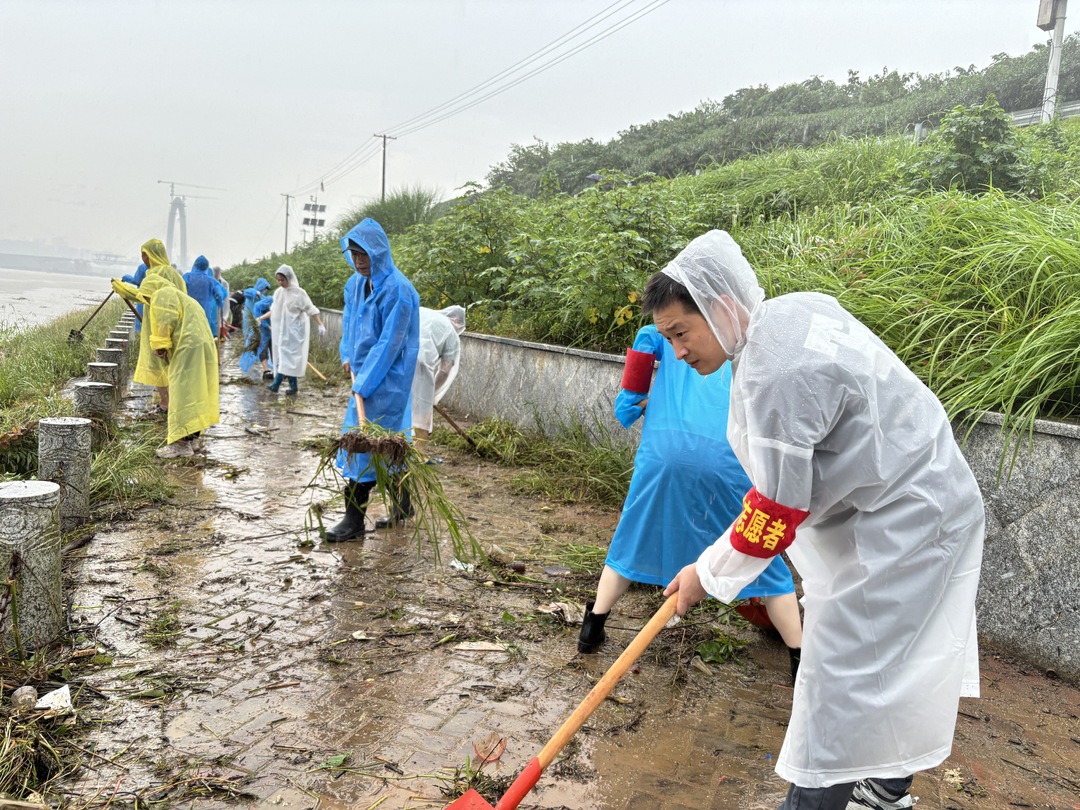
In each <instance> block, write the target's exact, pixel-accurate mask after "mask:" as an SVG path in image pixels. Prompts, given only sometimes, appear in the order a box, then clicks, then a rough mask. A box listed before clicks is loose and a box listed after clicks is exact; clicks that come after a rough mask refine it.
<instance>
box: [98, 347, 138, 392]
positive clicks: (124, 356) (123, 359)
mask: <svg viewBox="0 0 1080 810" xmlns="http://www.w3.org/2000/svg"><path fill="white" fill-rule="evenodd" d="M105 348H106V349H119V350H120V363H119V366H120V379H119V380H118V381H117V384H116V387H117V389H120V388H123V384H124V382H126V381H127V375H128V368H129V365H130V360H131V344H130V343H128V341H127V340H126V339H117V338H106V340H105ZM98 359H99V360H100V359H101V358H98Z"/></svg>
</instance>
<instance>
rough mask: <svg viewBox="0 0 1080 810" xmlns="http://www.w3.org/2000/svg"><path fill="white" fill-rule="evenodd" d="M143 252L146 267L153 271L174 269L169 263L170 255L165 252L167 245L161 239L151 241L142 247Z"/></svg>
mask: <svg viewBox="0 0 1080 810" xmlns="http://www.w3.org/2000/svg"><path fill="white" fill-rule="evenodd" d="M142 252H143V254H144V255H145V256H146V258H147V261H146V267H147V269H148V270H152V269H153V268H155V267H161V266H165V267H172V264H171V263H170V262H169V254H168V253H166V252H165V245H163V244H162V243H161V240H160V239H151V240H149V241H147V242H145V243H144V244H143V246H142Z"/></svg>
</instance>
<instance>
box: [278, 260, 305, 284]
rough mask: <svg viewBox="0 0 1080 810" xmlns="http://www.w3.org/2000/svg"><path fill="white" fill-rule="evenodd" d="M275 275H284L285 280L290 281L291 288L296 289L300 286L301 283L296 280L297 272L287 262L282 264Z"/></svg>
mask: <svg viewBox="0 0 1080 810" xmlns="http://www.w3.org/2000/svg"><path fill="white" fill-rule="evenodd" d="M274 276H275V277H276V276H284V277H285V280H286V281H288V282H289V284H288V286H289V288H290V289H296V288H297V287H299V286H300V283H299V282H298V281H297V280H296V272H295V271H294V270H293V269H292V268H291V267H289V265H287V264H283V265H281V267H279V268H278V269H277V270H276V271H275V272H274Z"/></svg>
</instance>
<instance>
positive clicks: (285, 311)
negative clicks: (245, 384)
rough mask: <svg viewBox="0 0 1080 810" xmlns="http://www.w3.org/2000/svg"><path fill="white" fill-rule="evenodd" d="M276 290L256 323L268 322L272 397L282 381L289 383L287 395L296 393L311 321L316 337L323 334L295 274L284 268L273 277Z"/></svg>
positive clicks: (304, 364)
mask: <svg viewBox="0 0 1080 810" xmlns="http://www.w3.org/2000/svg"><path fill="white" fill-rule="evenodd" d="M275 277H276V278H277V283H278V289H276V290H274V300H273V302H272V303H271V304H270V311H269V312H267V313H266V314H265V315H263V316H262V317H260V318H259V319H258V320H260V321H264V320H266V319H267V318H269V319H270V334H271V336H272V337H271V341H270V353H271V355H272V356H273V360H274V380H273V382H271V383H270V385H268V386H266V387H267V388H269V389H270V390H271V391H273V392H274V393H275V394H276V393H277V392H278V389H279V388H281V383H282V381H283V380H288V381H289V390H288V391H287V392H286V393H288V394H295V393H296V390H297V389H296V379H297V378H298V377H303V376H304V373H305V372H306V371H307V362H308V348H309V346H310V344H311V323H310V321H311V319H312V318H314V319H315V324H316V325H317V326H318V327H319V334H320V335H325V334H326V327H325V326H323V322H322V319H321V318H320V317H319V308H318V307H317V306H315V305H314V304H313V303H311V298H309V297H308V294H307V293H306V292H304V290H303V289H302V288H301V287H300V284H299V282H297V280H296V273H295V272H293V269H292V268H291V267H289V265H287V264H283V265H281V267H279V268H278V269H277V272H276V273H275Z"/></svg>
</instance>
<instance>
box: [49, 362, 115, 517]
mask: <svg viewBox="0 0 1080 810" xmlns="http://www.w3.org/2000/svg"><path fill="white" fill-rule="evenodd" d="M91 365H93V364H92V363H91ZM114 368H115V366H114ZM90 426H91V421H90V420H89V419H83V418H82V417H78V416H50V417H46V418H44V419H41V420H39V421H38V478H39V479H41V480H42V481H52V482H53V483H54V484H59V485H60V528H61V529H62V530H63V531H65V532H66V531H70V530H71V529H73V528H75V527H76V526H78V525H79V524H80V523H83V522H84V521H86V520H88V519H89V517H90V440H91V430H90Z"/></svg>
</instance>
